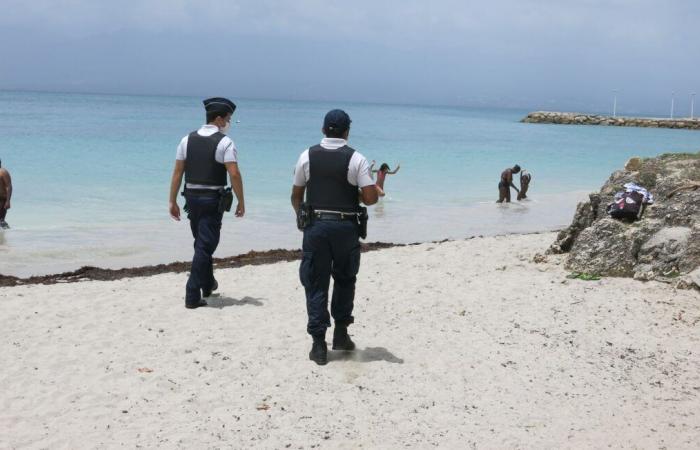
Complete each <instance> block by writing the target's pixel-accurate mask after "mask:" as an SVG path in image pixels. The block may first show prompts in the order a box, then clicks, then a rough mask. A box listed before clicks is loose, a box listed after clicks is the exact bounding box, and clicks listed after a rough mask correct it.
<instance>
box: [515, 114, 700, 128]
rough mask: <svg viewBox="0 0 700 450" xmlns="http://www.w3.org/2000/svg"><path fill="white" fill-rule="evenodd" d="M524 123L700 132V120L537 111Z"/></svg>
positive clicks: (525, 119)
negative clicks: (676, 129)
mask: <svg viewBox="0 0 700 450" xmlns="http://www.w3.org/2000/svg"><path fill="white" fill-rule="evenodd" d="M521 122H524V123H553V124H564V125H609V126H618V127H647V128H683V129H690V130H700V119H698V118H695V119H690V118H682V119H660V118H649V117H621V116H618V117H611V116H601V115H596V114H579V113H568V112H551V111H535V112H531V113H529V114H528V115H527V116H525V118H523V119H522V120H521Z"/></svg>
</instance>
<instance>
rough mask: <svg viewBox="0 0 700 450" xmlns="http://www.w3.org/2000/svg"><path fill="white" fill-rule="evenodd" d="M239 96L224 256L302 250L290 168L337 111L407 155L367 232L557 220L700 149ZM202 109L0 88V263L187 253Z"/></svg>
mask: <svg viewBox="0 0 700 450" xmlns="http://www.w3.org/2000/svg"><path fill="white" fill-rule="evenodd" d="M233 99H234V101H235V102H236V103H237V105H238V109H237V110H236V114H235V115H234V120H233V122H234V123H233V124H232V129H231V132H230V135H231V137H232V138H233V139H234V141H235V142H236V146H237V147H238V156H239V165H240V169H241V172H242V174H243V180H244V185H245V197H246V215H245V217H244V218H242V219H238V218H235V217H234V216H233V214H232V213H229V214H226V215H225V218H224V224H223V230H222V238H221V244H220V246H219V248H218V250H217V253H216V256H230V255H235V254H239V253H244V252H247V251H250V250H267V249H272V248H299V246H300V244H301V234H300V233H299V232H298V231H297V230H296V227H295V221H294V215H293V211H292V208H291V206H290V202H289V196H290V191H291V186H292V172H293V168H294V165H295V162H296V160H297V158H298V157H299V154H300V153H301V152H302V151H303V150H304V149H306V148H308V147H309V146H311V145H314V144H316V143H318V142H319V140H320V139H321V137H322V136H321V124H322V121H323V116H324V114H325V113H326V112H327V111H328V110H330V109H333V108H342V109H344V110H346V111H347V112H348V113H349V114H350V116H351V117H352V121H353V122H352V129H351V135H350V145H351V146H353V147H354V148H355V149H356V150H358V151H359V152H361V153H362V154H364V155H365V156H366V157H367V158H368V159H369V160H370V161H371V160H373V159H374V160H376V161H377V166H378V165H380V164H381V163H383V162H386V163H388V164H389V165H390V166H391V168H392V169H394V168H395V167H396V165H397V164H398V163H400V164H401V169H400V171H399V172H398V174H396V175H390V176H388V177H387V181H386V185H385V188H386V192H387V196H386V197H384V198H383V199H382V200H381V201H380V202H379V203H378V204H377V205H375V206H373V207H370V223H369V233H368V239H367V240H368V241H390V242H398V243H408V242H421V241H430V240H441V239H446V238H452V239H455V238H456V239H458V238H464V237H468V236H472V235H489V234H500V233H508V232H529V231H539V230H551V229H556V228H560V227H562V226H565V225H566V224H568V223H569V221H570V219H571V216H572V214H573V212H574V210H575V207H576V204H577V202H578V201H580V200H582V199H585V198H586V194H587V193H588V192H590V191H592V190H596V189H598V188H599V187H600V186H601V185H602V184H603V182H604V181H605V180H606V179H607V177H608V176H609V174H610V173H611V172H612V171H613V170H615V169H619V168H621V167H622V165H623V164H624V163H625V161H626V160H627V159H628V158H630V157H631V156H653V155H657V154H660V153H663V152H677V151H698V150H700V132H698V131H689V130H668V129H649V128H623V127H595V126H573V125H572V126H567V125H543V124H523V123H520V122H519V120H520V119H521V118H522V117H523V116H524V115H525V114H526V113H527V112H528V111H518V110H498V109H473V108H466V107H435V106H407V105H378V104H362V103H352V102H333V103H320V102H299V101H294V102H291V101H270V100H248V99H238V98H235V97H233ZM203 120H204V111H203V108H202V103H201V99H200V98H197V97H155V96H154V97H148V96H124V95H83V94H56V93H27V92H0V159H2V164H3V167H5V168H7V169H8V170H10V172H11V174H12V178H13V185H14V195H13V198H12V209H11V210H10V211H9V213H8V218H7V220H8V222H9V223H10V225H11V227H12V228H11V229H10V230H7V231H4V232H0V273H2V274H6V275H19V276H27V275H33V274H46V273H53V272H57V271H64V270H73V269H76V268H78V267H80V266H83V265H94V266H100V267H112V268H117V267H129V266H135V265H144V264H157V263H167V262H172V261H176V260H187V259H189V258H191V254H192V238H191V234H190V230H189V226H188V224H187V221H186V220H183V221H181V222H175V221H173V220H172V219H170V217H169V214H168V192H169V186H170V177H171V174H172V169H173V164H174V160H175V150H176V147H177V145H178V143H179V141H180V139H181V138H182V137H183V136H184V135H185V134H187V133H189V132H190V131H192V130H195V129H197V128H198V127H199V126H200V125H201V124H202V123H203ZM239 121H240V122H239ZM516 163H517V164H520V165H521V166H522V167H524V168H527V169H528V170H529V171H530V172H531V173H532V175H533V176H532V183H531V185H530V191H529V192H528V196H529V197H530V199H529V200H527V201H523V202H516V201H514V202H513V203H511V204H509V205H497V204H496V203H495V200H496V199H497V197H498V189H497V185H498V181H499V176H500V173H501V171H502V170H503V169H505V168H506V167H510V166H512V165H514V164H516ZM516 184H517V177H516ZM513 197H514V198H515V192H514V193H513ZM179 202H180V205H181V206H182V203H183V201H182V198H181V197H179Z"/></svg>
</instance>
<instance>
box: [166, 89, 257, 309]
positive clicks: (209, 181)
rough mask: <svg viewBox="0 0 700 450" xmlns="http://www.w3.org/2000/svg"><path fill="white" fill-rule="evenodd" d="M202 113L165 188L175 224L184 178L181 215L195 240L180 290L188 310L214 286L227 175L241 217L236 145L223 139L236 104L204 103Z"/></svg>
mask: <svg viewBox="0 0 700 450" xmlns="http://www.w3.org/2000/svg"><path fill="white" fill-rule="evenodd" d="M204 108H205V110H206V117H207V123H206V125H203V126H202V127H201V128H200V129H199V130H197V131H193V132H192V133H190V134H189V135H187V136H185V137H184V138H182V141H180V145H179V146H178V148H177V156H176V158H175V169H174V171H173V178H172V181H171V183H170V216H171V217H172V218H173V219H175V220H180V207H179V206H178V205H177V193H178V191H179V190H180V184H181V183H182V175H183V174H184V175H185V190H184V192H183V195H184V196H185V211H187V212H188V214H187V217H188V219H190V228H191V229H192V236H193V237H194V257H193V258H192V269H191V271H190V277H189V279H188V280H187V289H186V291H185V307H187V308H190V309H192V308H198V307H200V306H206V304H207V303H206V301H204V300H203V299H202V297H208V296H209V295H211V292H212V291H214V290H216V288H217V287H218V283H217V282H216V279H215V278H214V268H213V265H212V255H213V254H214V251H215V250H216V247H217V246H218V245H219V236H220V233H221V220H222V218H223V212H224V207H225V205H224V203H225V201H226V197H227V196H230V195H231V194H230V191H229V192H226V189H225V188H226V185H227V184H228V183H227V180H226V175H227V174H228V176H229V178H230V179H231V187H232V189H233V192H234V193H235V194H236V198H237V199H238V206H237V207H236V216H237V217H243V215H244V214H245V201H244V199H243V180H242V178H241V173H240V171H239V170H238V154H237V150H236V145H235V144H234V142H233V141H232V140H231V138H229V137H228V136H226V133H228V130H229V129H230V127H231V117H232V116H233V112H234V111H235V110H236V105H235V104H234V103H233V102H232V101H231V100H228V99H225V98H221V97H215V98H210V99H207V100H204ZM229 199H230V197H229ZM229 205H230V203H229Z"/></svg>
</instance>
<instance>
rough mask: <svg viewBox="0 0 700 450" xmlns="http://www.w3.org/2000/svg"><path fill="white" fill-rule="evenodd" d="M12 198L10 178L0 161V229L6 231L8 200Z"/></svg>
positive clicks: (7, 226)
mask: <svg viewBox="0 0 700 450" xmlns="http://www.w3.org/2000/svg"><path fill="white" fill-rule="evenodd" d="M11 198H12V178H10V172H8V171H7V169H3V168H2V161H0V228H2V229H3V230H6V229H8V228H10V226H9V225H8V224H7V222H5V217H6V216H7V210H8V209H10V199H11Z"/></svg>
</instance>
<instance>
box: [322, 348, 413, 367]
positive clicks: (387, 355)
mask: <svg viewBox="0 0 700 450" xmlns="http://www.w3.org/2000/svg"><path fill="white" fill-rule="evenodd" d="M328 361H357V362H373V361H386V362H390V363H394V364H403V359H401V358H398V357H396V355H394V354H393V353H391V352H390V351H389V350H387V349H385V348H384V347H367V348H365V349H364V350H359V349H358V350H355V351H354V352H345V351H340V350H329V352H328Z"/></svg>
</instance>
